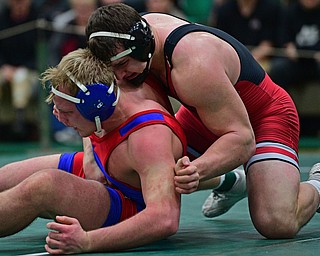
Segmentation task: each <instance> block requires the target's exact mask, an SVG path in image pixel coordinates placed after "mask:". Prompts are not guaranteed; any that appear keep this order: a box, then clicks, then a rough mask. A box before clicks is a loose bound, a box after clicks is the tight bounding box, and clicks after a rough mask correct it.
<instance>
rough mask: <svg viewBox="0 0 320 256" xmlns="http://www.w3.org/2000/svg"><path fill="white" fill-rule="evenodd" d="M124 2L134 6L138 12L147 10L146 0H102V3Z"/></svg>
mask: <svg viewBox="0 0 320 256" xmlns="http://www.w3.org/2000/svg"><path fill="white" fill-rule="evenodd" d="M114 3H124V4H127V5H130V6H131V7H133V8H134V9H135V10H137V12H144V11H145V0H100V5H101V6H103V5H108V4H114Z"/></svg>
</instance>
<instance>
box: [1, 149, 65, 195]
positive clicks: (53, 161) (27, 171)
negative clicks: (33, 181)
mask: <svg viewBox="0 0 320 256" xmlns="http://www.w3.org/2000/svg"><path fill="white" fill-rule="evenodd" d="M59 159H60V154H55V155H48V156H40V157H34V158H30V159H26V160H22V161H18V162H14V163H10V164H7V165H5V166H3V167H1V168H0V192H1V191H4V190H6V189H9V188H12V187H13V186H15V185H17V184H18V183H20V182H21V181H23V180H24V179H26V178H27V177H29V176H30V175H32V174H33V173H35V172H38V171H40V170H43V169H48V168H57V167H58V163H59Z"/></svg>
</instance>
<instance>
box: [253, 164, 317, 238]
mask: <svg viewBox="0 0 320 256" xmlns="http://www.w3.org/2000/svg"><path fill="white" fill-rule="evenodd" d="M247 192H248V200H249V209H250V215H251V218H252V221H253V224H254V226H255V227H256V229H257V230H258V232H260V233H261V234H262V235H263V236H265V237H267V238H272V239H277V238H292V237H294V236H295V235H296V234H297V232H298V231H299V230H300V228H301V227H302V226H303V225H305V224H306V223H307V222H308V221H309V220H310V218H311V217H312V216H313V215H314V213H315V211H316V209H317V207H318V205H319V194H318V192H317V191H316V189H315V188H314V187H313V186H311V185H309V184H306V183H300V173H299V171H298V170H297V168H295V167H294V166H293V165H291V164H289V163H286V162H283V161H277V160H268V161H262V162H257V163H254V164H253V165H252V166H250V168H249V169H248V173H247Z"/></svg>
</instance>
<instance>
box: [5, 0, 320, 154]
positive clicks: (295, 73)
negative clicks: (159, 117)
mask: <svg viewBox="0 0 320 256" xmlns="http://www.w3.org/2000/svg"><path fill="white" fill-rule="evenodd" d="M113 2H123V3H126V4H128V5H131V6H132V7H134V8H135V9H136V10H137V11H138V12H162V13H168V14H172V15H175V16H178V17H181V18H184V19H187V20H189V21H191V22H196V23H201V24H205V25H209V26H213V27H217V28H219V29H222V30H224V31H226V32H227V33H229V34H231V35H232V36H234V37H235V38H237V39H238V40H240V41H241V42H242V43H244V44H245V45H246V46H247V47H248V48H249V49H250V51H251V52H252V54H253V56H254V57H255V58H256V59H257V61H259V62H260V63H261V65H262V66H263V67H264V68H265V69H266V71H267V72H268V73H269V75H270V76H271V78H272V79H273V80H274V81H275V82H277V83H278V84H279V85H280V86H282V87H283V88H285V89H286V90H287V91H288V92H289V93H290V94H291V95H292V97H293V99H294V101H295V103H296V105H297V108H298V112H299V114H300V119H301V148H305V149H313V150H314V149H316V150H318V149H320V106H319V103H320V0H291V1H289V0H287V1H285V0H197V1H196V0H113V1H112V0H63V1H62V0H0V154H4V153H11V154H12V153H15V152H17V150H18V149H25V150H29V151H34V150H39V149H40V150H42V151H43V152H46V150H52V149H53V148H57V147H58V148H59V150H61V148H66V150H68V149H69V148H70V147H71V148H78V147H81V138H80V137H79V135H78V134H77V133H76V132H75V131H74V130H73V129H70V128H67V127H64V126H63V125H62V124H61V123H59V122H58V121H57V120H56V119H55V118H54V116H53V115H52V106H48V105H47V104H46V103H45V102H44V101H45V98H46V96H47V94H48V92H47V91H45V90H43V89H42V87H41V85H40V83H39V80H38V78H39V75H40V73H42V72H43V71H44V70H45V69H46V68H48V67H49V66H55V65H57V64H58V62H59V61H60V59H61V57H62V56H64V55H65V54H67V53H68V52H70V51H73V50H75V49H77V48H79V47H86V39H85V34H84V30H85V26H86V24H87V21H88V18H89V16H90V15H91V13H92V12H93V11H94V10H95V9H96V8H98V7H99V6H102V5H107V4H110V3H113ZM172 102H173V104H174V107H175V109H177V108H178V107H179V104H177V103H176V102H175V101H172Z"/></svg>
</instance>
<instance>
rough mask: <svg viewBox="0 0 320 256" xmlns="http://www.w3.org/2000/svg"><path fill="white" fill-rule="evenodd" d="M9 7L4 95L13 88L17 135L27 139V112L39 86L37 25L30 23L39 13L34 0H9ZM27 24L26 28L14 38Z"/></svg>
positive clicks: (1, 45) (1, 72)
mask: <svg viewBox="0 0 320 256" xmlns="http://www.w3.org/2000/svg"><path fill="white" fill-rule="evenodd" d="M5 4H6V5H5V6H3V7H2V9H1V10H2V12H1V14H0V31H2V32H1V37H0V38H1V39H0V92H1V91H3V90H4V89H8V88H5V87H7V86H10V90H11V97H12V98H11V103H12V107H13V108H14V111H15V117H14V121H13V127H12V131H13V132H14V133H13V135H14V136H15V137H16V138H17V139H27V133H28V132H27V128H26V126H27V121H26V108H27V107H28V105H29V103H30V101H31V98H32V96H33V95H34V93H35V92H36V88H37V86H38V85H37V80H38V74H37V72H36V66H37V64H36V56H37V54H36V45H37V44H36V42H37V33H36V24H35V23H34V24H32V23H30V22H32V21H35V20H36V19H37V11H36V9H35V8H34V6H33V4H32V1H31V0H7V1H6V2H5ZM23 24H24V25H25V27H20V29H19V30H17V31H16V33H13V34H12V32H13V31H14V30H13V29H14V28H17V27H16V26H19V25H23ZM10 28H11V29H12V30H10ZM4 30H5V31H4ZM6 91H8V90H6ZM0 96H1V94H0ZM3 96H4V95H3ZM0 100H1V101H3V98H2V99H0Z"/></svg>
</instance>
